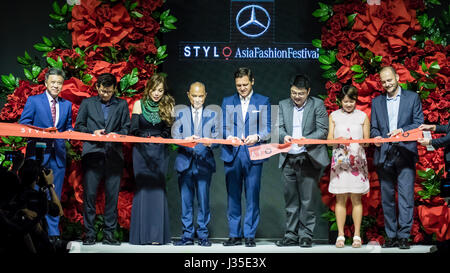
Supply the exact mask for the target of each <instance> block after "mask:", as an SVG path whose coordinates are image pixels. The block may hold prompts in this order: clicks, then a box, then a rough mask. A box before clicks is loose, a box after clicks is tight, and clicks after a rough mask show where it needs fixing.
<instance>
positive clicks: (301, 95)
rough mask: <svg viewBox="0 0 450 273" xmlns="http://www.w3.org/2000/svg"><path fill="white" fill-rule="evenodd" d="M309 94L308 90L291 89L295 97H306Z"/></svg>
mask: <svg viewBox="0 0 450 273" xmlns="http://www.w3.org/2000/svg"><path fill="white" fill-rule="evenodd" d="M307 95H308V93H307V92H292V91H291V96H293V97H305V96H307Z"/></svg>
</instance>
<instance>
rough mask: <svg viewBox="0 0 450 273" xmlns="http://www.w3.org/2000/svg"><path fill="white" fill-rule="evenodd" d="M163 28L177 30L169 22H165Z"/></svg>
mask: <svg viewBox="0 0 450 273" xmlns="http://www.w3.org/2000/svg"><path fill="white" fill-rule="evenodd" d="M164 26H165V27H166V28H167V29H177V27H176V26H175V25H174V24H172V23H169V22H167V21H164Z"/></svg>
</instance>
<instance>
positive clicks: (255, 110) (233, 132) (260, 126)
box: [221, 68, 271, 247]
mask: <svg viewBox="0 0 450 273" xmlns="http://www.w3.org/2000/svg"><path fill="white" fill-rule="evenodd" d="M234 80H235V85H236V89H237V93H236V94H234V95H232V96H229V97H226V98H224V99H223V101H222V113H223V136H224V138H226V139H231V140H233V141H235V142H236V143H241V142H243V144H244V145H222V154H221V159H222V160H223V161H224V166H225V177H226V185H227V193H228V209H227V216H228V226H229V229H230V230H229V232H230V233H229V237H230V238H229V239H228V241H226V242H224V243H223V244H224V246H234V245H240V244H242V235H244V237H245V246H247V247H254V246H256V243H255V234H256V229H257V227H258V223H259V192H260V186H261V171H262V165H263V162H264V161H266V160H267V159H264V160H255V161H251V160H250V155H249V152H248V147H249V146H255V145H260V143H261V142H264V141H267V140H269V138H270V126H271V124H270V107H271V105H270V101H269V98H268V97H266V96H262V95H260V94H257V93H254V92H253V85H254V84H255V79H254V77H253V73H252V72H251V70H250V69H248V68H239V69H238V70H237V71H236V72H235V74H234ZM242 186H244V189H245V199H246V206H245V209H246V212H245V219H244V228H243V229H242V228H241V195H242Z"/></svg>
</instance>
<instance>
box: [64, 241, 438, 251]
mask: <svg viewBox="0 0 450 273" xmlns="http://www.w3.org/2000/svg"><path fill="white" fill-rule="evenodd" d="M212 242H213V244H212V246H211V247H201V246H198V245H193V246H174V245H173V244H168V245H162V246H152V245H143V246H141V245H130V244H129V243H122V244H121V245H120V246H109V245H103V244H102V243H96V244H95V245H91V246H85V245H83V243H82V242H81V241H72V242H70V243H69V245H68V248H70V251H69V253H159V254H161V253H184V254H187V253H391V254H392V253H398V254H402V253H409V254H412V253H414V254H418V253H430V252H432V248H433V245H411V248H410V249H406V250H403V249H399V248H382V247H381V246H380V245H378V244H364V245H363V246H362V247H361V248H352V247H351V246H350V245H348V246H345V247H344V248H336V247H335V246H334V245H328V244H313V247H311V248H302V247H297V246H290V247H277V246H276V245H275V244H274V241H268V240H259V241H256V247H245V246H244V245H241V246H234V247H224V246H223V245H222V241H221V240H212Z"/></svg>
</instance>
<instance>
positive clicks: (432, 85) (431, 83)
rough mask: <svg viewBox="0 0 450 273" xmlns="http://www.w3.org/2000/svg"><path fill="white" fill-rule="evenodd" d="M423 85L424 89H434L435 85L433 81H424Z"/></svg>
mask: <svg viewBox="0 0 450 273" xmlns="http://www.w3.org/2000/svg"><path fill="white" fill-rule="evenodd" d="M423 86H424V87H425V88H426V89H435V88H436V86H437V85H436V84H435V83H434V82H424V83H423Z"/></svg>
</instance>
